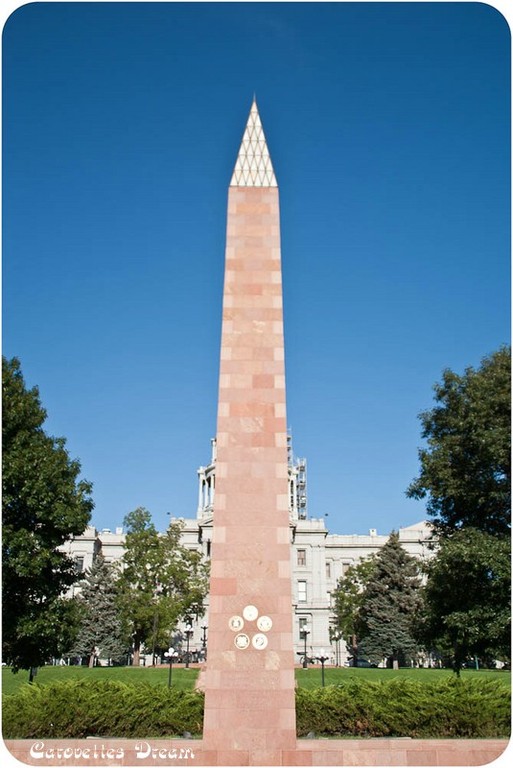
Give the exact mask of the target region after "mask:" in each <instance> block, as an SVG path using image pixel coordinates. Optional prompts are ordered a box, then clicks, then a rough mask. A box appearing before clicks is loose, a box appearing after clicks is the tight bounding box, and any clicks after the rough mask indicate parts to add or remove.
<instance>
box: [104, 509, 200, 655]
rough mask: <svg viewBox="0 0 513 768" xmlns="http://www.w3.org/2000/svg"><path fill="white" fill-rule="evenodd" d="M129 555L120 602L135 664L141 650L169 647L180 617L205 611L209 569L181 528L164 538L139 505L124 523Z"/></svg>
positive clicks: (171, 529) (122, 572) (123, 565)
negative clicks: (189, 546) (186, 543)
mask: <svg viewBox="0 0 513 768" xmlns="http://www.w3.org/2000/svg"><path fill="white" fill-rule="evenodd" d="M124 525H125V526H126V529H127V536H126V542H125V552H124V554H123V558H122V560H121V561H120V577H119V597H118V604H119V606H120V609H121V615H122V617H123V619H124V622H125V625H126V627H127V629H128V631H129V633H130V636H131V638H132V643H133V650H134V665H138V664H139V656H140V651H141V646H142V645H143V644H144V645H146V646H148V647H150V648H151V649H152V651H153V653H155V651H156V649H158V648H164V647H167V645H168V642H169V636H170V633H171V631H172V630H173V629H174V628H175V627H176V624H177V622H178V620H179V619H180V618H183V617H185V616H186V615H187V614H189V613H194V614H196V615H199V614H201V613H202V612H203V601H204V599H205V596H206V593H207V588H208V581H207V569H206V565H205V563H204V562H203V561H202V558H201V555H200V553H198V552H195V551H192V550H189V549H187V548H186V547H184V546H183V545H182V544H181V543H180V537H181V527H180V526H179V525H177V524H173V523H172V524H171V525H170V526H169V528H168V529H167V531H166V532H165V533H164V534H159V533H158V532H157V530H156V528H155V526H154V525H153V523H152V522H151V516H150V513H149V512H148V511H147V510H146V509H144V508H142V507H139V508H138V509H136V510H135V511H133V512H131V513H130V514H128V515H127V516H126V518H125V520H124Z"/></svg>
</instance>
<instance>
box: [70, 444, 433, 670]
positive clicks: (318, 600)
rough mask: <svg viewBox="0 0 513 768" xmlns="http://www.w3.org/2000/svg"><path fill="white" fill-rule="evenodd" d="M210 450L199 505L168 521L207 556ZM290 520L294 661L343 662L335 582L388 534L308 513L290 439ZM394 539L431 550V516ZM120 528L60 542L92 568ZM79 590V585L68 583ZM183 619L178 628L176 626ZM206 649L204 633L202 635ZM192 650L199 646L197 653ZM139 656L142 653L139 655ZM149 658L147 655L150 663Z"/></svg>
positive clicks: (417, 551) (302, 466) (111, 555)
mask: <svg viewBox="0 0 513 768" xmlns="http://www.w3.org/2000/svg"><path fill="white" fill-rule="evenodd" d="M211 443H212V454H211V459H210V463H209V464H208V466H201V467H199V469H198V508H197V512H196V517H194V518H171V522H172V523H178V524H180V525H181V527H182V543H183V544H184V546H186V547H187V548H189V549H194V550H197V551H199V552H201V553H202V555H203V557H204V558H205V559H206V560H208V559H209V558H210V550H211V542H212V524H213V517H214V499H215V477H216V441H215V440H212V441H211ZM288 478H289V520H290V559H291V572H292V609H293V617H294V651H295V654H296V659H297V661H298V663H299V660H300V658H302V656H303V655H304V650H305V630H306V648H307V655H308V656H309V657H311V658H315V657H316V656H320V655H322V656H327V657H328V659H329V661H328V663H331V664H336V665H339V666H342V665H344V664H345V662H347V661H348V659H349V653H348V650H347V648H346V644H345V642H344V639H343V638H341V637H338V636H337V633H336V632H335V631H334V621H335V616H334V611H333V597H332V596H333V594H334V592H335V590H336V587H337V583H338V582H339V580H340V579H343V577H344V574H345V573H346V571H347V569H348V568H349V567H350V566H351V565H355V564H356V563H357V562H358V561H360V560H361V559H362V558H364V557H367V556H368V555H372V554H375V553H376V552H378V551H379V550H380V548H381V547H382V546H383V545H384V544H385V543H386V542H387V541H388V536H389V532H388V533H387V534H383V533H378V531H377V530H376V529H375V528H371V529H370V530H369V532H368V533H367V534H363V535H361V534H337V533H330V532H329V531H328V530H327V528H326V523H325V518H324V517H321V518H314V517H310V516H309V514H308V503H307V499H308V496H307V466H306V459H301V458H296V457H294V456H293V454H292V446H291V441H290V439H289V462H288ZM398 533H399V541H400V543H401V545H402V546H403V547H404V549H405V550H406V551H407V552H408V553H409V554H410V555H412V556H413V557H416V558H418V559H419V560H424V559H427V558H429V557H430V556H431V550H430V548H429V541H430V538H431V529H430V526H429V523H427V522H426V521H420V522H418V523H415V524H414V525H410V526H407V527H404V528H399V530H398ZM124 542H125V533H124V532H123V528H122V527H117V528H115V529H114V531H112V530H110V529H108V528H104V529H102V530H97V529H96V528H95V527H93V526H88V527H87V528H86V530H85V531H84V533H83V534H82V535H81V536H76V537H75V538H73V539H71V540H70V541H69V542H67V543H66V544H65V545H64V546H63V547H62V549H63V551H65V552H66V554H67V555H69V556H70V557H71V558H72V559H74V560H75V562H76V564H77V570H78V571H80V572H83V571H85V570H87V569H88V568H90V567H91V565H92V564H93V561H94V558H95V557H96V555H97V554H98V553H99V552H101V553H102V555H103V557H104V558H105V560H106V561H107V562H111V563H112V562H115V561H117V560H120V559H121V558H122V556H123V551H124ZM73 590H74V591H75V592H78V591H79V590H80V586H79V585H77V586H75V587H74V588H72V593H73ZM203 627H207V630H208V597H207V599H206V601H205V612H204V614H203V616H198V617H197V618H195V620H194V621H193V623H192V630H193V634H192V637H191V640H190V651H191V653H193V654H194V656H196V653H199V654H200V656H201V651H202V649H203V647H204V645H205V643H204V639H205V636H206V635H207V636H208V633H207V630H205V629H203ZM184 629H185V626H182V627H178V632H180V631H182V632H183V630H184ZM207 650H208V640H207ZM195 652H196V653H195ZM143 658H144V657H143ZM150 659H151V657H150V656H148V659H147V660H148V663H151V662H150Z"/></svg>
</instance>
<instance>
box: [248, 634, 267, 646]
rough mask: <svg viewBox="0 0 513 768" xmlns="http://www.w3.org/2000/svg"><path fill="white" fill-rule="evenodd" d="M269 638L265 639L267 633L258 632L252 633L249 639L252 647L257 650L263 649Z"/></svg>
mask: <svg viewBox="0 0 513 768" xmlns="http://www.w3.org/2000/svg"><path fill="white" fill-rule="evenodd" d="M268 642H269V640H268V639H267V635H262V634H261V633H260V632H258V633H257V634H256V635H253V639H252V641H251V643H252V645H253V648H256V649H257V651H263V650H264V648H267V643H268Z"/></svg>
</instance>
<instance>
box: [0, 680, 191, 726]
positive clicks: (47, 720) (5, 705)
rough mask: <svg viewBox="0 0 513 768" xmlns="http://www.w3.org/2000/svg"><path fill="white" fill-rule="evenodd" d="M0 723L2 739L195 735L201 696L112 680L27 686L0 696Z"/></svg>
mask: <svg viewBox="0 0 513 768" xmlns="http://www.w3.org/2000/svg"><path fill="white" fill-rule="evenodd" d="M2 723H3V736H4V738H5V739H13V738H14V739H35V738H43V737H44V738H56V739H82V738H85V737H86V736H102V737H108V736H110V737H113V738H115V737H124V738H129V739H131V738H134V739H135V738H150V737H154V738H156V737H159V736H181V735H182V734H183V733H184V732H186V731H188V732H189V733H191V735H192V736H198V735H200V734H201V731H202V728H203V696H202V695H201V694H200V693H196V692H190V691H175V690H174V689H173V688H171V689H169V688H167V687H166V686H163V685H162V686H154V685H149V684H148V683H142V684H138V685H134V684H133V683H122V682H119V681H117V680H67V681H66V682H62V683H50V684H47V685H37V684H34V685H28V684H27V685H24V686H22V687H21V688H20V690H19V691H18V693H15V694H11V695H9V696H4V697H3V702H2Z"/></svg>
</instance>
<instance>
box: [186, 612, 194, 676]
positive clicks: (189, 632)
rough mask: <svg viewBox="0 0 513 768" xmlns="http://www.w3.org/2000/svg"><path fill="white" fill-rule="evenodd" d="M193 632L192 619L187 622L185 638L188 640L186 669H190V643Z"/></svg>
mask: <svg viewBox="0 0 513 768" xmlns="http://www.w3.org/2000/svg"><path fill="white" fill-rule="evenodd" d="M192 634H193V629H192V624H191V623H190V620H189V622H188V624H186V629H185V639H186V640H187V649H186V652H185V669H189V643H190V641H191V637H192Z"/></svg>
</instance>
